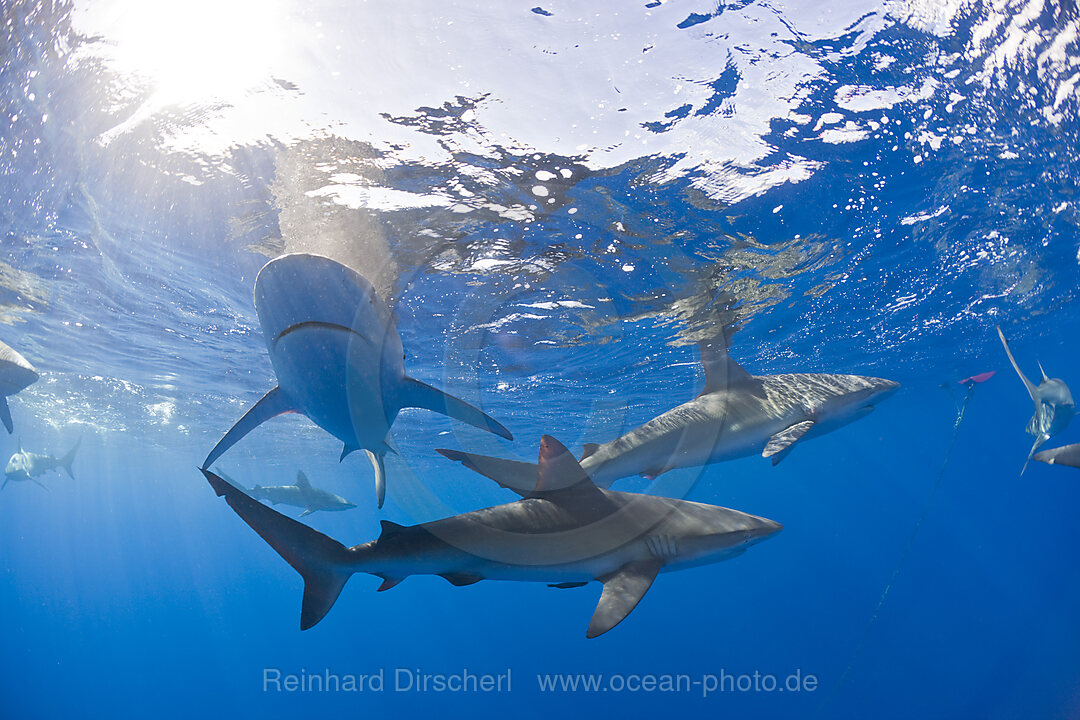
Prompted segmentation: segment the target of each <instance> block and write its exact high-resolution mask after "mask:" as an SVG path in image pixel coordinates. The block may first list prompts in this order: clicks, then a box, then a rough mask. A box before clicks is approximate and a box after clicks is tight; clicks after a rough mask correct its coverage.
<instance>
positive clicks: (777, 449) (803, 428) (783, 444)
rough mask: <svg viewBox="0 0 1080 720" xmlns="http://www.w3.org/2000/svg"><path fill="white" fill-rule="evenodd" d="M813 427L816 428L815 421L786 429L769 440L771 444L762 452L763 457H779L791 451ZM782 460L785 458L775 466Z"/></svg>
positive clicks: (807, 421)
mask: <svg viewBox="0 0 1080 720" xmlns="http://www.w3.org/2000/svg"><path fill="white" fill-rule="evenodd" d="M812 427H814V421H813V420H803V421H802V422H799V423H795V424H794V425H791V426H790V427H786V428H784V429H783V430H781V431H780V432H778V433H776V434H775V435H773V436H772V437H771V438H769V442H768V443H767V444H766V445H765V449H764V450H762V451H761V457H766V458H769V457H773V456H774V455H778V454H779V453H783V452H784V451H786V450H790V449H791V446H792V445H794V444H795V442H796V441H797V440H798V439H799V438H801V437H802V436H803V435H805V434H806V433H807V432H808V431H809V430H810V428H812ZM782 459H783V457H780V458H779V459H778V460H776V461H775V462H773V465H775V464H776V463H778V462H780V460H782Z"/></svg>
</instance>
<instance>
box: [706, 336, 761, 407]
mask: <svg viewBox="0 0 1080 720" xmlns="http://www.w3.org/2000/svg"><path fill="white" fill-rule="evenodd" d="M698 348H699V349H700V350H701V367H702V369H704V370H705V389H704V390H702V391H701V394H702V395H704V394H706V393H711V392H716V391H717V390H725V389H727V388H729V387H731V386H733V385H740V384H743V383H747V382H752V381H753V379H754V376H753V375H751V374H750V373H748V372H747V371H746V370H745V369H743V367H742V366H741V365H739V363H737V362H735V361H734V360H732V359H731V356H730V355H728V348H727V338H726V337H723V336H721V337H719V338H716V339H715V340H702V341H701V342H699V343H698Z"/></svg>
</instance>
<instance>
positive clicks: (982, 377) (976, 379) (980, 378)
mask: <svg viewBox="0 0 1080 720" xmlns="http://www.w3.org/2000/svg"><path fill="white" fill-rule="evenodd" d="M995 372H997V371H996V370H991V371H990V372H984V373H979V374H978V375H972V376H971V377H966V378H964V379H963V380H957V381H956V382H957V383H958V384H960V385H968V384H970V383H984V382H986V381H987V380H989V379H990V378H992V377H994V373H995Z"/></svg>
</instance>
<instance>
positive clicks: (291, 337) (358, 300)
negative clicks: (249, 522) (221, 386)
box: [202, 253, 513, 507]
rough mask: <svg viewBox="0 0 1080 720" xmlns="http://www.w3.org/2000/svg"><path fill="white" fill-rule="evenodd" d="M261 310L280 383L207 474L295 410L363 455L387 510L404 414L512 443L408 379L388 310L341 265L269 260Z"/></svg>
mask: <svg viewBox="0 0 1080 720" xmlns="http://www.w3.org/2000/svg"><path fill="white" fill-rule="evenodd" d="M255 310H256V312H257V313H258V316H259V324H260V325H261V326H262V330H263V335H264V337H265V340H266V346H267V349H268V350H269V353H270V362H271V364H272V365H273V367H274V372H275V373H276V375H277V379H278V386H277V387H275V388H274V389H273V390H271V391H270V392H269V393H267V394H266V396H265V397H263V398H262V399H261V400H259V401H258V402H257V403H255V405H254V406H253V407H252V408H251V409H250V410H248V411H247V413H246V414H245V415H244V416H243V417H242V418H240V420H239V421H237V423H236V424H235V425H234V426H233V427H232V429H231V430H229V431H228V432H227V433H226V434H225V436H224V437H222V438H221V440H220V441H218V443H217V445H215V446H214V448H213V449H212V450H211V451H210V454H209V455H207V457H206V460H205V461H204V462H203V465H202V467H203V469H205V468H208V467H210V465H211V464H213V462H214V461H215V460H217V459H218V458H219V457H220V456H221V454H222V453H224V452H225V451H226V450H228V449H229V448H230V447H232V446H233V445H234V444H235V443H236V442H237V441H238V440H240V438H242V437H244V436H245V435H247V434H248V433H249V432H251V431H252V430H253V429H254V428H255V427H257V426H258V425H260V424H262V423H264V422H266V421H267V420H269V419H270V418H272V417H275V416H277V415H280V414H282V413H287V412H298V413H302V414H304V415H306V416H307V417H308V418H310V419H311V421H312V422H314V423H315V424H316V425H318V426H319V427H321V428H322V429H323V430H326V431H327V432H329V433H330V434H331V435H333V436H335V437H336V438H338V439H339V440H341V441H342V442H343V443H344V448H343V450H342V453H341V457H342V459H344V458H345V456H346V455H348V454H349V453H351V452H353V451H355V450H360V449H363V450H365V451H366V452H367V455H368V458H369V460H370V461H371V464H372V467H373V468H374V471H375V491H376V495H377V498H378V504H379V507H382V505H383V500H384V498H385V495H386V484H385V475H386V473H385V469H384V462H383V458H384V456H385V455H386V453H387V452H390V451H392V449H393V448H392V446H391V441H390V438H389V433H390V426H391V425H392V424H393V423H394V419H395V418H396V417H397V415H398V412H399V411H400V410H401V409H402V408H406V407H418V408H425V409H428V410H432V411H434V412H438V413H442V414H444V415H448V416H449V417H452V418H455V419H457V420H461V421H463V422H466V423H469V424H470V425H474V426H476V427H478V428H481V429H483V430H487V431H489V432H492V433H495V434H496V435H499V436H500V437H503V438H506V439H507V440H512V439H513V436H512V435H511V434H510V431H509V430H507V429H506V428H505V427H503V426H502V425H501V424H500V423H499V422H497V421H496V420H494V419H492V418H491V417H489V416H488V415H486V414H485V413H483V412H481V411H480V410H477V409H476V408H474V407H473V406H472V405H469V404H468V403H466V402H465V401H463V400H460V399H458V398H456V397H454V396H452V395H448V394H446V393H444V392H443V391H442V390H439V389H437V388H434V387H432V386H430V385H427V384H425V383H422V382H420V381H419V380H414V379H413V378H411V377H409V376H408V375H406V374H405V364H404V356H405V351H404V349H403V347H402V344H401V336H400V335H399V334H398V330H397V325H396V323H395V322H394V318H393V316H392V315H391V312H390V308H389V307H387V305H386V303H385V302H383V300H382V298H380V297H379V296H378V295H377V294H376V293H375V289H374V288H373V287H372V286H371V283H369V282H368V281H367V280H365V279H364V278H363V277H362V276H361V275H360V274H359V273H357V272H356V271H354V270H352V269H350V268H348V267H346V266H344V265H342V264H341V263H339V262H336V261H334V260H331V259H329V258H326V257H322V256H319V255H309V254H305V253H295V254H289V255H282V256H281V257H278V258H275V259H274V260H271V261H270V262H269V263H267V264H266V265H265V266H264V267H263V268H262V270H260V271H259V275H258V277H257V278H256V279H255Z"/></svg>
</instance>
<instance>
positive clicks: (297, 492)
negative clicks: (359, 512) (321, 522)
mask: <svg viewBox="0 0 1080 720" xmlns="http://www.w3.org/2000/svg"><path fill="white" fill-rule="evenodd" d="M218 474H219V475H220V476H221V477H222V478H223V479H224V480H225V482H227V483H230V484H231V485H235V486H236V487H237V488H239V489H241V490H244V491H245V492H246V493H247V494H248V495H251V497H253V498H255V499H256V500H265V501H266V502H268V503H270V504H272V505H292V506H294V507H299V508H304V512H302V513H300V514H299V515H298V516H297V517H304V516H306V515H310V514H311V513H313V512H318V511H319V510H327V511H330V510H351V509H352V508H354V507H356V505H354V504H353V503H351V502H349V501H348V500H346V499H345V498H343V497H341V496H340V495H335V494H334V493H332V492H329V491H327V490H322V489H320V488H317V487H313V486H312V485H311V481H310V480H308V478H307V475H305V474H304V471H303V470H297V471H296V484H295V485H269V486H265V487H264V486H262V485H256V486H255V487H253V488H251V489H250V490H247V489H245V488H244V487H243V486H242V485H240V484H239V483H237V482H236V481H235V480H233V479H232V478H231V477H229V476H228V475H226V474H225V473H223V472H221V471H218Z"/></svg>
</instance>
